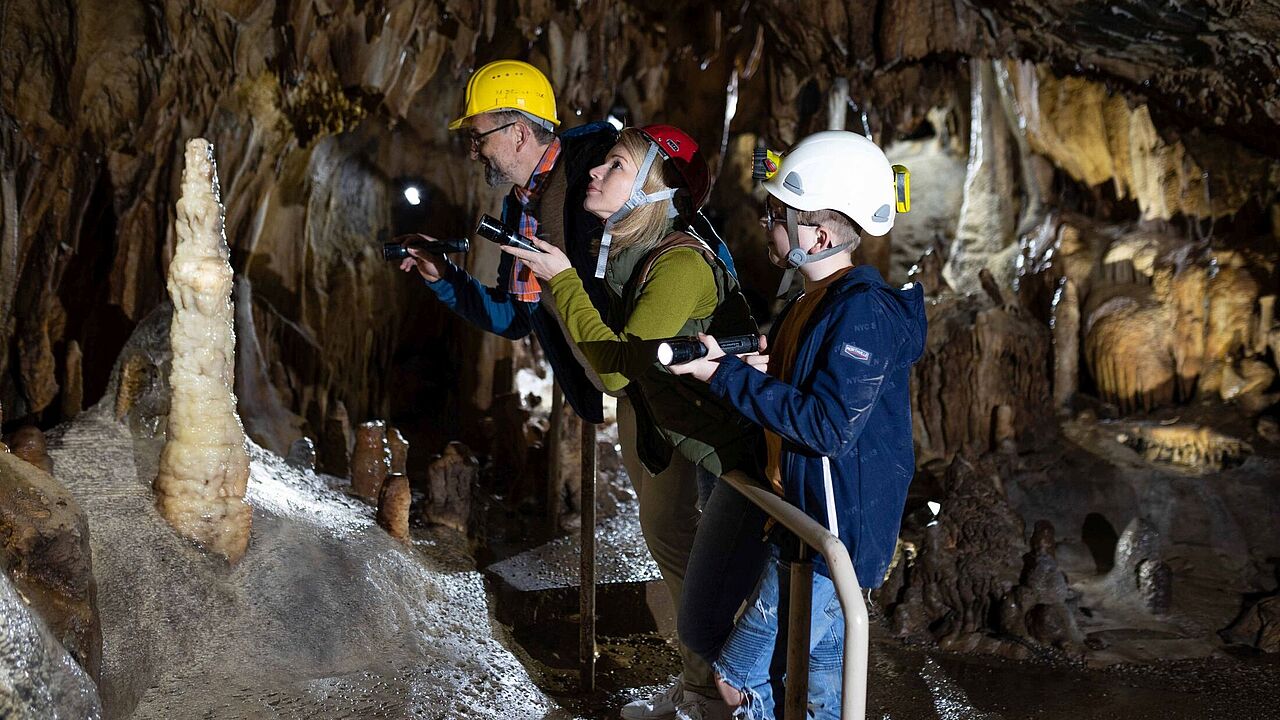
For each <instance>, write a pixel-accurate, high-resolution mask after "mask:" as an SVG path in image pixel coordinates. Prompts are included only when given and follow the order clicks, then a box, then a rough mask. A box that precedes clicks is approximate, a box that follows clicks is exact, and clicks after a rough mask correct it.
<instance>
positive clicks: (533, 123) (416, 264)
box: [400, 60, 617, 423]
mask: <svg viewBox="0 0 1280 720" xmlns="http://www.w3.org/2000/svg"><path fill="white" fill-rule="evenodd" d="M559 124H560V120H559V117H558V116H557V114H556V101H555V94H554V93H553V92H552V90H551V83H550V82H548V81H547V78H546V76H544V75H543V74H542V73H541V72H539V71H538V69H537V68H535V67H534V66H532V65H530V64H528V63H524V62H520V61H518V60H498V61H495V62H491V63H489V64H488V65H485V66H484V67H482V68H480V69H479V70H477V71H476V72H475V74H473V75H472V76H471V80H470V81H469V82H468V83H467V92H466V98H465V108H464V111H463V113H462V115H461V116H459V117H458V118H457V119H456V120H454V121H453V122H452V123H450V124H449V129H450V130H456V131H460V132H464V133H466V137H467V140H468V147H469V150H470V153H471V158H472V159H473V160H475V161H477V162H479V163H481V164H482V165H483V166H484V168H485V179H486V180H487V181H488V183H489V184H490V185H491V186H494V187H497V186H499V185H504V184H507V183H510V185H511V192H510V193H508V194H507V197H506V199H505V200H504V201H503V204H502V221H503V223H504V224H505V225H506V226H507V227H510V228H513V229H516V230H517V231H518V232H520V233H521V234H522V235H525V236H527V237H535V236H540V237H543V238H544V239H546V240H547V241H548V242H551V243H553V244H555V245H556V246H558V247H562V248H564V249H565V252H566V253H567V254H568V255H569V257H571V258H573V259H574V262H575V266H578V265H580V266H581V267H583V268H586V270H585V271H584V274H583V280H584V282H589V284H588V285H587V289H588V294H589V295H590V297H591V299H592V301H593V302H594V303H595V304H596V305H597V306H598V307H600V308H605V307H607V304H606V303H607V300H606V296H605V294H604V288H603V285H602V284H601V283H600V282H599V281H597V280H595V279H594V278H592V277H591V268H593V267H594V265H592V264H591V263H592V255H591V242H592V239H593V235H594V234H595V233H596V232H597V231H598V230H599V227H600V221H599V220H598V219H597V218H596V217H595V216H594V215H591V214H590V213H588V212H587V211H586V210H584V209H583V207H582V200H583V198H584V197H585V196H586V189H587V184H588V183H589V182H590V181H591V178H590V177H588V176H587V173H588V171H589V170H590V169H591V168H592V167H594V166H595V165H598V164H599V163H600V161H601V159H602V158H603V157H604V154H605V152H606V151H607V150H608V149H609V148H610V147H612V145H613V143H614V140H615V138H616V137H617V131H616V130H614V128H613V127H612V126H611V125H609V124H608V123H604V122H600V123H592V124H589V125H584V126H582V127H578V128H574V129H572V130H568V131H565V132H562V133H560V134H558V135H557V134H556V132H555V130H556V127H557V126H558V125H559ZM409 254H410V255H411V256H412V257H411V258H407V259H405V260H404V261H403V262H402V263H401V265H400V267H401V269H402V270H405V271H409V270H413V269H416V270H417V271H418V273H419V274H420V275H422V278H423V279H424V280H426V281H427V287H428V288H430V289H431V290H432V291H433V292H434V293H435V294H436V297H438V298H439V299H440V301H441V302H443V303H444V304H445V305H446V306H447V307H448V308H449V309H450V310H452V311H454V312H455V313H457V314H458V315H461V316H462V317H463V318H465V319H466V320H468V321H470V322H471V323H472V324H474V325H476V326H477V327H479V328H480V329H482V330H486V331H488V332H492V333H495V334H498V335H501V336H503V337H506V338H510V339H512V340H518V339H520V338H523V337H525V336H527V335H528V334H529V333H530V332H533V333H535V334H536V335H537V337H538V341H539V343H540V344H541V346H542V348H543V350H544V351H545V353H546V357H547V360H548V362H549V363H550V364H551V368H552V370H553V371H554V372H555V377H556V380H557V381H558V382H559V383H560V387H561V389H562V390H563V391H564V395H565V399H566V401H568V403H569V404H570V405H571V406H572V407H573V409H574V410H575V411H576V412H577V413H578V415H580V416H582V417H583V418H585V419H586V420H588V421H590V422H593V423H598V422H602V421H603V420H604V417H603V411H602V409H601V395H600V390H599V389H598V387H597V385H596V383H595V382H593V381H592V380H591V379H590V377H589V376H588V374H587V373H586V371H585V370H584V366H583V364H582V363H580V362H578V361H577V360H576V359H575V357H574V354H573V351H572V349H571V345H570V343H569V342H567V341H566V339H565V336H564V333H563V331H562V329H561V328H560V326H559V324H558V323H557V321H556V320H555V318H554V317H553V316H552V314H551V313H549V312H547V311H546V310H545V309H544V308H543V307H542V306H541V305H540V304H539V299H540V298H541V287H539V285H538V280H537V278H536V277H534V276H533V273H532V272H530V271H529V269H528V268H527V267H525V266H524V264H523V263H521V262H520V261H518V260H514V261H513V258H511V256H509V255H505V254H504V255H503V256H502V258H501V260H500V261H499V264H498V281H497V284H496V286H495V287H487V286H485V285H482V284H481V283H480V282H479V281H478V280H476V279H475V278H473V277H472V276H471V275H469V274H468V273H467V272H466V271H465V270H463V269H461V268H459V267H458V266H456V265H454V264H453V263H451V262H449V260H448V259H447V258H445V257H444V256H443V255H436V254H432V253H427V252H423V251H420V250H418V249H415V248H410V249H409Z"/></svg>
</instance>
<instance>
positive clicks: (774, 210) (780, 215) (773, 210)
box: [760, 205, 818, 232]
mask: <svg viewBox="0 0 1280 720" xmlns="http://www.w3.org/2000/svg"><path fill="white" fill-rule="evenodd" d="M760 224H761V225H763V226H764V228H765V230H768V231H769V232H773V226H774V225H781V226H783V227H786V226H787V208H786V206H785V205H781V206H780V205H765V207H764V215H761V216H760ZM796 227H818V224H817V223H803V222H800V221H799V220H797V221H796Z"/></svg>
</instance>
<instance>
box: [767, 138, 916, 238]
mask: <svg viewBox="0 0 1280 720" xmlns="http://www.w3.org/2000/svg"><path fill="white" fill-rule="evenodd" d="M894 187H895V186H894V170H893V166H892V165H890V164H889V158H887V157H885V156H884V151H883V150H881V149H880V148H879V147H878V146H877V145H876V144H875V143H873V142H871V141H870V140H868V139H867V138H865V137H863V136H862V135H859V134H857V133H853V132H849V131H847V130H827V131H824V132H820V133H814V134H813V135H810V136H809V137H807V138H805V139H803V140H801V141H800V142H799V143H797V144H796V146H795V147H793V148H791V150H790V151H789V152H787V153H786V154H785V155H783V156H782V162H781V163H780V164H779V166H778V171H777V172H776V173H774V174H773V177H772V178H770V179H768V180H766V181H765V182H764V189H765V190H766V191H767V192H768V193H769V194H770V195H772V196H774V197H775V198H777V199H778V200H780V201H782V202H783V203H784V204H787V205H790V206H791V207H793V208H795V209H797V210H803V211H806V212H808V211H812V210H835V211H837V212H841V213H844V214H845V215H847V216H849V218H850V219H852V220H853V221H854V222H856V223H858V225H860V226H861V227H862V229H863V230H865V231H867V232H868V233H870V234H871V235H875V236H876V237H880V236H882V235H884V234H885V233H887V232H889V231H890V230H892V229H893V219H894V217H895V215H896V212H895V210H896V206H897V200H898V198H897V196H896V194H895V189H894Z"/></svg>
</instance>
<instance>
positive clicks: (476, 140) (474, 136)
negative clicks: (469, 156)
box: [467, 120, 516, 150]
mask: <svg viewBox="0 0 1280 720" xmlns="http://www.w3.org/2000/svg"><path fill="white" fill-rule="evenodd" d="M515 124H516V121H515V120H512V121H511V122H509V123H507V124H506V125H499V126H498V127H496V128H494V129H492V130H486V131H484V132H482V133H478V132H476V131H474V130H472V131H471V132H469V133H467V143H469V144H470V145H471V149H472V150H478V149H480V145H481V144H482V143H484V139H485V138H486V137H488V136H490V135H492V134H494V133H496V132H498V131H499V130H506V129H507V128H509V127H511V126H512V125H515Z"/></svg>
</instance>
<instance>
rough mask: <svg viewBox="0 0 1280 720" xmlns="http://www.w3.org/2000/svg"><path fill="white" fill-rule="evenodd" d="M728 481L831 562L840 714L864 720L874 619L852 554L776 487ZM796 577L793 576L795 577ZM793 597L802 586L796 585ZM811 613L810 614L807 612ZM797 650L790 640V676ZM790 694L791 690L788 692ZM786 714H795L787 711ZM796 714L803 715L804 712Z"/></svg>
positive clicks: (732, 477)
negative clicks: (839, 641) (838, 624)
mask: <svg viewBox="0 0 1280 720" xmlns="http://www.w3.org/2000/svg"><path fill="white" fill-rule="evenodd" d="M721 479H722V480H724V481H725V482H727V483H729V485H731V486H732V487H733V488H734V489H735V490H737V491H738V492H740V493H742V495H743V496H744V497H746V498H747V499H748V500H750V501H751V502H753V503H755V505H756V506H757V507H759V508H760V509H761V510H764V511H765V512H766V513H768V514H769V516H770V517H772V518H773V519H774V520H776V521H777V522H779V523H781V524H782V526H783V527H785V528H787V529H788V530H790V531H791V532H792V533H794V534H795V536H796V537H797V538H799V539H800V540H801V542H803V543H804V544H805V545H807V546H809V547H811V548H813V549H814V550H817V551H818V552H819V553H821V554H822V557H823V558H824V559H825V560H826V561H827V569H828V571H829V572H830V573H831V582H832V584H833V585H835V588H836V597H838V598H839V599H840V609H841V610H842V611H843V612H844V668H843V675H842V679H841V693H840V717H841V719H842V720H865V718H866V714H867V648H868V645H869V640H870V637H869V633H870V630H871V624H870V620H869V618H868V616H867V603H866V600H864V599H863V597H862V586H861V585H859V584H858V574H857V573H856V572H854V570H853V561H852V560H850V558H849V551H848V550H847V549H846V548H845V546H844V543H842V542H840V538H838V537H836V536H835V535H832V534H831V533H830V532H829V531H828V530H827V529H826V528H824V527H822V525H820V524H819V523H818V522H817V521H816V520H814V519H813V518H811V517H809V516H808V515H805V514H804V513H803V512H801V510H800V509H799V508H797V507H796V506H794V505H792V504H791V503H789V502H787V501H786V500H784V499H783V498H780V497H778V495H777V494H776V493H774V492H773V490H771V489H769V488H767V487H765V486H764V485H762V484H760V483H759V482H757V481H755V480H753V479H751V478H750V477H748V476H747V475H745V474H743V473H741V472H737V471H734V472H729V473H726V474H725V475H724V476H723V477H722V478H721ZM793 581H794V577H793ZM791 590H792V595H793V597H794V595H795V593H796V592H797V588H796V587H795V586H794V582H793V586H792V588H791ZM808 591H809V593H810V597H811V596H812V592H813V583H812V582H809V583H808ZM809 604H810V603H807V602H806V603H803V607H805V608H807V607H809ZM797 607H798V606H797V605H795V604H793V605H792V608H791V611H792V614H793V615H795V614H796V609H797ZM806 615H807V613H806ZM805 620H806V622H805V623H804V630H805V631H806V635H807V631H808V626H809V624H808V622H807V618H805ZM808 645H809V644H808V642H807V641H806V642H805V643H804V647H803V649H801V650H799V651H798V652H801V653H803V654H804V656H805V658H804V663H803V665H799V664H797V665H795V667H804V668H807V667H808V650H809V648H808ZM795 652H797V651H796V650H795V644H794V643H788V647H787V669H788V676H789V677H790V676H791V669H792V667H793V656H794V654H795ZM801 674H803V675H804V680H803V681H802V682H803V683H804V686H805V688H807V687H808V682H807V681H808V674H807V672H803V673H801ZM787 695H788V697H790V696H791V692H790V691H788V693H787ZM800 697H801V698H804V700H801V701H800V702H805V701H807V692H806V693H805V694H804V695H800ZM787 717H793V714H792V713H790V712H788V713H787ZM794 717H804V715H803V714H800V715H795V716H794Z"/></svg>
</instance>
